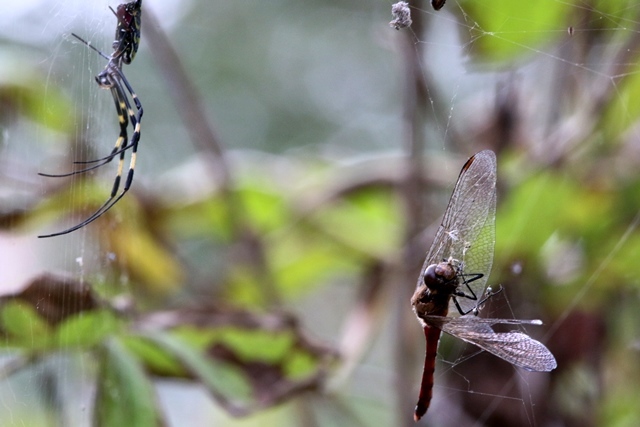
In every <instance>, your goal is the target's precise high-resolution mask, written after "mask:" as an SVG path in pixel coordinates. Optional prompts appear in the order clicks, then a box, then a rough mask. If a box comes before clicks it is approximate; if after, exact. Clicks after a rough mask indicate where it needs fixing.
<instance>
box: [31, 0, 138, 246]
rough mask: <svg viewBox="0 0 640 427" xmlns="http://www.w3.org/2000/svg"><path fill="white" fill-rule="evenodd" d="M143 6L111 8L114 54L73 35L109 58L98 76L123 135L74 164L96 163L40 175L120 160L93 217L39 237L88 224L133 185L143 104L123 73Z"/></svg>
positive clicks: (133, 52) (130, 58) (134, 48)
mask: <svg viewBox="0 0 640 427" xmlns="http://www.w3.org/2000/svg"><path fill="white" fill-rule="evenodd" d="M141 7H142V0H136V1H132V2H129V3H123V4H121V5H119V6H118V8H117V10H116V11H114V10H113V9H111V11H112V12H113V14H114V15H115V16H116V18H117V19H118V25H117V27H116V35H115V40H114V42H113V45H112V48H113V49H114V50H113V53H112V54H111V56H107V55H105V54H104V53H102V52H101V51H100V50H98V49H97V48H96V47H95V46H93V45H92V44H91V43H90V42H88V41H85V40H84V39H82V38H81V37H80V36H78V35H76V34H73V33H72V34H71V35H72V36H73V37H75V38H76V39H78V40H80V41H81V42H82V43H84V44H85V45H86V46H88V47H89V48H90V49H92V50H94V51H96V52H97V53H98V54H99V55H100V56H102V57H103V58H105V59H106V60H107V61H108V62H107V65H106V66H105V68H104V70H102V71H101V72H100V74H98V75H97V76H96V82H97V83H98V86H100V87H101V88H103V89H109V90H110V91H111V96H112V97H113V101H114V104H115V106H116V113H117V114H118V123H119V124H120V135H119V136H118V139H117V140H116V144H115V146H114V147H113V150H111V153H110V154H109V155H108V156H106V157H102V158H99V159H94V160H88V161H82V162H74V163H75V164H93V163H95V164H94V165H92V166H89V167H86V168H84V169H80V170H76V171H73V172H69V173H65V174H60V175H53V174H45V173H39V175H41V176H46V177H53V178H60V177H68V176H73V175H77V174H81V173H85V172H88V171H91V170H94V169H97V168H99V167H101V166H104V165H106V164H107V163H109V162H111V160H113V159H114V158H115V157H116V156H118V157H119V163H118V169H117V174H116V178H115V180H114V182H113V187H112V189H111V195H110V196H109V198H108V199H107V201H106V202H104V203H103V204H102V206H100V207H99V208H98V209H97V210H96V211H95V212H94V213H93V214H91V216H89V217H88V218H87V219H85V220H84V221H82V222H81V223H80V224H77V225H75V226H73V227H71V228H67V229H66V230H63V231H59V232H57V233H52V234H46V235H41V236H38V237H40V238H44V237H54V236H60V235H63V234H68V233H71V232H72V231H75V230H78V229H79V228H82V227H84V226H85V225H87V224H90V223H92V222H93V221H95V220H96V219H98V218H99V217H100V216H102V214H104V213H105V212H107V211H108V210H109V209H111V208H112V207H113V206H114V205H115V204H116V203H117V202H118V201H119V200H120V199H121V198H122V197H123V196H124V195H125V194H126V193H127V191H129V188H130V187H131V183H132V182H133V172H134V169H135V165H136V154H137V151H138V142H139V141H140V120H141V119H142V113H143V110H142V104H141V103H140V100H139V99H138V95H136V93H135V91H134V90H133V88H132V87H131V85H130V84H129V81H128V80H127V78H126V77H125V76H124V73H123V72H122V64H130V63H131V61H133V58H134V57H135V55H136V53H137V51H138V45H139V43H140V24H141V14H142V11H141ZM123 85H124V87H123ZM129 96H130V97H131V99H132V100H133V103H134V104H135V107H136V110H137V112H134V110H133V108H132V106H131V102H130V101H129ZM129 122H131V126H132V127H133V135H132V137H131V141H128V134H127V128H128V127H129ZM129 149H131V160H130V161H129V171H128V173H127V177H126V180H125V183H124V186H123V187H122V191H121V192H120V193H119V194H118V190H119V189H120V183H121V180H122V172H123V170H124V162H125V154H126V151H127V150H129Z"/></svg>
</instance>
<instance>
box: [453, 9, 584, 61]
mask: <svg viewBox="0 0 640 427" xmlns="http://www.w3.org/2000/svg"><path fill="white" fill-rule="evenodd" d="M463 8H464V11H465V16H466V17H469V18H470V19H472V20H471V21H467V25H468V26H469V32H468V35H469V38H470V39H472V40H473V49H472V50H471V53H472V54H473V55H475V57H476V59H478V60H480V61H488V62H502V61H513V60H515V59H516V56H522V55H523V54H529V55H533V54H540V51H544V50H545V48H546V46H548V45H549V46H550V45H552V44H553V43H554V42H556V41H557V39H558V38H560V37H568V36H567V28H568V27H569V25H571V24H570V23H568V22H567V21H568V20H567V17H569V16H571V13H573V5H572V4H571V3H570V2H556V1H550V2H545V3H544V5H543V4H540V3H538V2H535V1H524V2H523V1H513V0H492V1H491V2H490V3H486V2H477V1H474V2H465V4H464V5H463ZM471 17H472V18H471Z"/></svg>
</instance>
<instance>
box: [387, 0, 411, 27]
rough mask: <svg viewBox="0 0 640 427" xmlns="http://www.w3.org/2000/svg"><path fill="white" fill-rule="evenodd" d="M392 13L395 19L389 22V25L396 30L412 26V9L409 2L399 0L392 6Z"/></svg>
mask: <svg viewBox="0 0 640 427" xmlns="http://www.w3.org/2000/svg"><path fill="white" fill-rule="evenodd" d="M391 14H392V15H393V21H391V22H389V26H391V27H393V28H395V29H396V30H399V29H400V28H407V27H410V26H411V22H412V21H411V10H409V3H407V2H406V1H399V2H398V3H395V4H394V5H393V6H391Z"/></svg>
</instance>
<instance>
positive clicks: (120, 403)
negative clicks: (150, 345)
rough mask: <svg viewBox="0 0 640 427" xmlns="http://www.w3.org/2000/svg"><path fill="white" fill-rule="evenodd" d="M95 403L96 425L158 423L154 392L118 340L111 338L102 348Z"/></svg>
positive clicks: (146, 424)
mask: <svg viewBox="0 0 640 427" xmlns="http://www.w3.org/2000/svg"><path fill="white" fill-rule="evenodd" d="M101 355H102V364H101V367H100V376H99V378H98V386H97V388H98V391H97V394H96V402H95V414H94V416H95V425H96V426H98V427H122V426H136V427H147V426H149V427H151V426H160V425H162V423H161V421H160V416H159V414H158V411H157V409H156V402H155V394H154V389H153V387H152V384H151V382H150V381H149V379H148V378H147V376H146V374H145V372H144V370H143V368H142V366H141V364H140V363H139V361H138V360H137V359H136V358H135V356H134V355H132V354H131V353H130V352H129V351H128V350H127V349H126V347H125V346H124V345H122V343H121V342H120V341H119V340H117V339H111V340H109V341H108V342H106V343H105V345H104V346H103V347H102V354H101Z"/></svg>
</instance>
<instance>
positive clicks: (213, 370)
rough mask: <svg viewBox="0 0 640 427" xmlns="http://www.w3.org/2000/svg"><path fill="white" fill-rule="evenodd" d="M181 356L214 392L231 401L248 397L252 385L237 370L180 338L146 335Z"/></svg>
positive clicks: (173, 353)
mask: <svg viewBox="0 0 640 427" xmlns="http://www.w3.org/2000/svg"><path fill="white" fill-rule="evenodd" d="M144 336H146V337H148V338H149V339H150V340H152V341H153V342H154V343H156V344H157V345H159V346H160V347H161V348H163V349H164V350H165V351H167V352H168V353H170V354H172V355H173V356H174V357H175V358H176V359H178V360H179V361H180V362H181V363H182V365H183V367H184V368H185V369H186V370H187V371H188V372H189V373H191V374H192V375H193V376H195V377H196V378H198V379H199V380H200V381H201V382H202V384H203V385H204V386H205V387H207V388H208V389H209V390H210V391H211V392H212V394H213V395H215V396H224V397H226V398H230V399H231V400H238V401H239V400H244V401H246V400H248V399H250V397H251V387H250V385H249V384H248V383H247V381H246V380H245V379H244V375H243V374H242V373H241V372H240V371H239V370H237V369H235V368H233V367H232V366H229V365H227V364H225V363H222V362H219V361H217V360H215V359H213V358H211V357H208V356H207V355H206V354H205V353H204V349H200V348H196V347H194V346H192V345H190V344H189V343H187V342H186V341H184V340H181V339H180V338H176V337H174V336H172V335H169V334H165V333H153V334H146V335H144Z"/></svg>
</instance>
